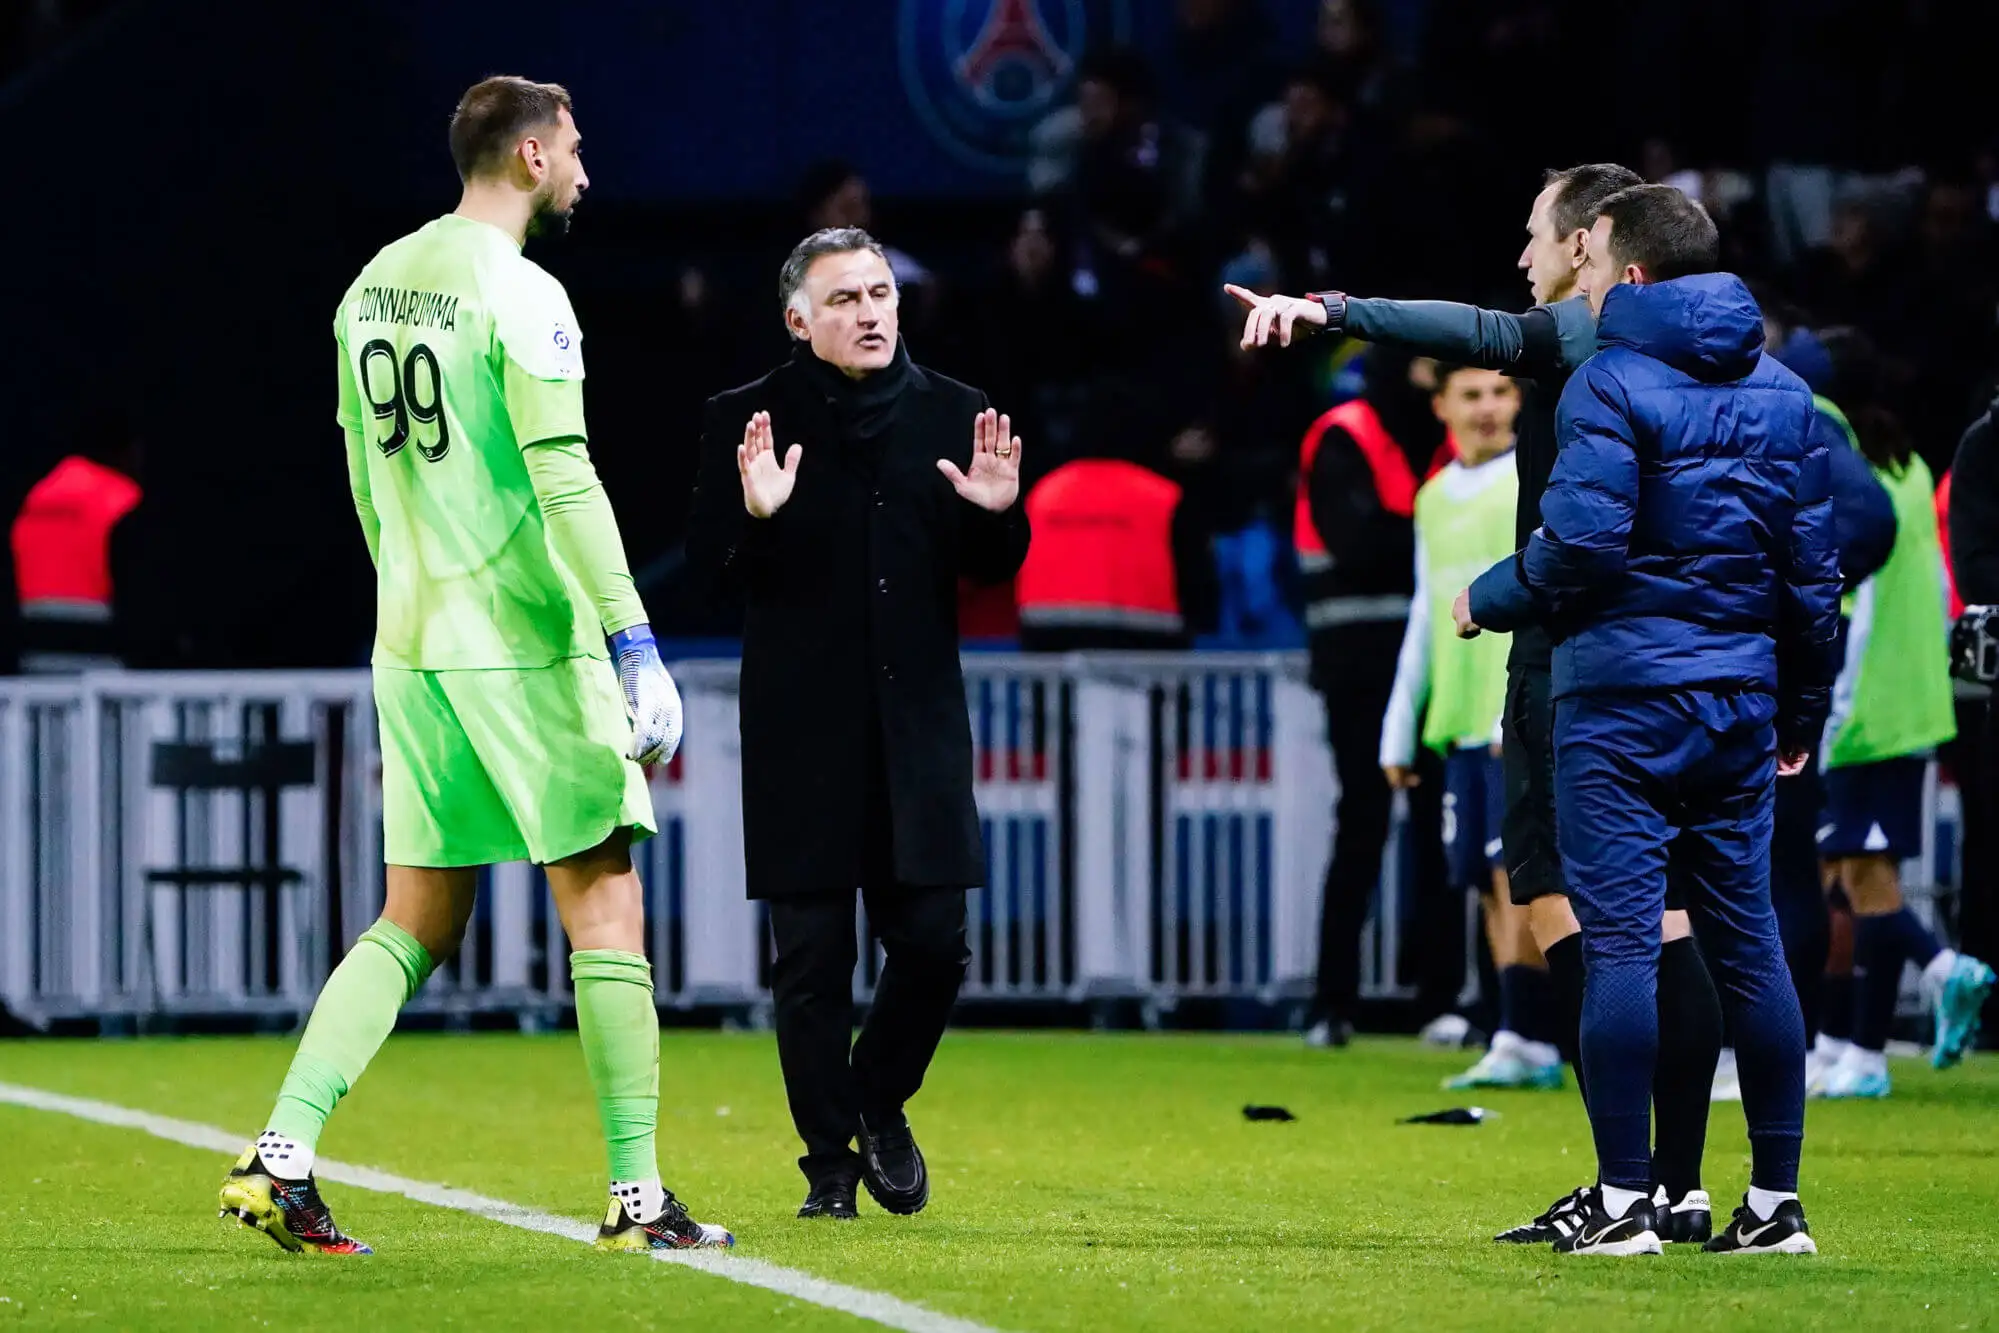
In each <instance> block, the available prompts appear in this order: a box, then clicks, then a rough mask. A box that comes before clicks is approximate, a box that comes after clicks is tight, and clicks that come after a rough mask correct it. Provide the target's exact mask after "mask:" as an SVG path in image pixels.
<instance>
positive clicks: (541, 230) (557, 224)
mask: <svg viewBox="0 0 1999 1333" xmlns="http://www.w3.org/2000/svg"><path fill="white" fill-rule="evenodd" d="M575 212H576V210H575V209H573V208H538V209H536V210H535V212H534V216H533V217H531V218H529V219H528V235H530V236H567V235H568V234H569V220H570V218H571V217H573V216H574V215H575Z"/></svg>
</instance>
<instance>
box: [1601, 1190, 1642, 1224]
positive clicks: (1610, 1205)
mask: <svg viewBox="0 0 1999 1333" xmlns="http://www.w3.org/2000/svg"><path fill="white" fill-rule="evenodd" d="M1597 1189H1598V1191H1599V1192H1600V1193H1601V1194H1602V1195H1603V1210H1604V1211H1605V1212H1607V1213H1609V1214H1610V1215H1611V1216H1612V1217H1622V1216H1624V1215H1625V1214H1626V1213H1628V1212H1630V1211H1631V1206H1632V1205H1633V1204H1635V1203H1638V1202H1639V1201H1641V1200H1642V1199H1644V1198H1645V1191H1644V1190H1621V1189H1619V1188H1617V1186H1615V1185H1599V1186H1597Z"/></svg>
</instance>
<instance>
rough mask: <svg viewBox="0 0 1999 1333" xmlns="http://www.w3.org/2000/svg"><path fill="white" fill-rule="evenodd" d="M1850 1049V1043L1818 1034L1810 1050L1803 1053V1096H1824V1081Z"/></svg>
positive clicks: (1851, 1044)
mask: <svg viewBox="0 0 1999 1333" xmlns="http://www.w3.org/2000/svg"><path fill="white" fill-rule="evenodd" d="M1852 1049H1853V1043H1852V1042H1850V1041H1843V1040H1841V1039H1840V1038H1838V1037H1828V1036H1826V1035H1825V1033H1823V1032H1821V1033H1819V1036H1818V1040H1817V1041H1815V1042H1813V1043H1812V1048H1811V1050H1809V1051H1807V1052H1805V1096H1807V1097H1823V1096H1825V1083H1826V1079H1827V1078H1829V1077H1830V1076H1831V1074H1832V1071H1833V1070H1834V1069H1835V1068H1837V1067H1838V1065H1839V1062H1840V1061H1841V1060H1843V1059H1845V1058H1846V1053H1847V1052H1848V1051H1850V1050H1852Z"/></svg>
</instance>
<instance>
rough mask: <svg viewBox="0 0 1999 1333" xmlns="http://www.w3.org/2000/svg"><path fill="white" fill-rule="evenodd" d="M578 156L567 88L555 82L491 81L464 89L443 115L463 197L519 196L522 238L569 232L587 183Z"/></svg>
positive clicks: (578, 143)
mask: <svg viewBox="0 0 1999 1333" xmlns="http://www.w3.org/2000/svg"><path fill="white" fill-rule="evenodd" d="M582 154H583V137H582V136H581V135H580V134H578V133H577V131H576V117H575V115H574V114H573V108H572V106H571V104H570V101H569V90H568V89H566V88H564V87H563V86H562V85H561V84H559V83H535V82H534V81H533V80H531V79H522V78H516V77H515V76H513V75H511V74H500V75H495V76H494V77H492V78H490V79H482V80H481V81H480V82H478V83H475V84H473V85H472V86H471V87H470V88H469V89H467V90H466V93H465V96H463V97H461V98H459V99H458V109H457V110H456V111H454V112H453V113H452V114H451V160H452V162H453V163H454V164H455V165H456V166H457V168H458V178H459V179H460V180H461V181H463V182H464V183H465V186H466V190H467V193H468V195H469V194H470V193H472V192H473V191H475V190H490V189H497V190H499V191H500V192H501V194H503V195H504V194H505V193H506V192H508V191H509V190H517V191H521V192H525V193H527V194H528V195H529V196H530V198H531V207H530V210H529V215H528V223H527V234H528V235H534V234H536V233H537V232H543V231H554V232H557V233H561V232H564V231H567V230H568V229H569V216H570V213H571V212H572V211H573V210H574V209H575V207H576V202H577V200H579V199H581V198H582V197H583V191H584V190H585V189H587V188H588V187H589V184H590V178H589V177H588V176H586V175H585V174H584V172H583V156H582Z"/></svg>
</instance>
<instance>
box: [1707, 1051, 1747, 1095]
mask: <svg viewBox="0 0 1999 1333" xmlns="http://www.w3.org/2000/svg"><path fill="white" fill-rule="evenodd" d="M1708 1100H1709V1101H1716V1102H1739V1101H1741V1100H1742V1078H1741V1076H1740V1075H1739V1074H1738V1073H1737V1072H1736V1069H1735V1052H1734V1051H1731V1050H1727V1049H1724V1050H1723V1051H1722V1053H1721V1059H1720V1060H1718V1061H1716V1062H1715V1066H1714V1090H1713V1091H1712V1092H1710V1093H1709V1094H1708Z"/></svg>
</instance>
